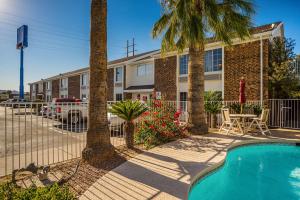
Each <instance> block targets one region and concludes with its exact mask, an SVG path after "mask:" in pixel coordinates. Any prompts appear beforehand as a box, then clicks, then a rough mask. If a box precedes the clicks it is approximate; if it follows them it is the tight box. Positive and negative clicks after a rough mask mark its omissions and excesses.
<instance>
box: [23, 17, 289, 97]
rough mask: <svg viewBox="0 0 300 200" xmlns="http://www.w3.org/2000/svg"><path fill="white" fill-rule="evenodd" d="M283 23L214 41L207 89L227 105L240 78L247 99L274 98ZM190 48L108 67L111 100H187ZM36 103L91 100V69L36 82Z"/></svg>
mask: <svg viewBox="0 0 300 200" xmlns="http://www.w3.org/2000/svg"><path fill="white" fill-rule="evenodd" d="M283 36H284V29H283V23H281V22H276V23H271V24H267V25H263V26H259V27H254V28H252V29H251V37H250V38H248V39H246V40H243V41H242V40H239V39H234V40H233V44H232V45H231V46H227V45H224V44H223V43H221V42H219V41H213V40H210V41H209V42H207V44H206V45H205V66H204V67H205V91H211V90H212V91H220V92H222V96H223V99H224V100H225V101H231V100H232V101H234V100H238V97H239V80H240V78H241V77H242V76H243V77H245V80H246V97H247V100H261V101H263V100H264V99H267V98H268V74H267V73H268V59H269V45H270V41H271V39H272V38H273V37H283ZM188 59H189V56H188V49H187V50H186V51H184V52H183V53H181V54H178V53H176V52H170V53H167V54H166V55H164V57H162V56H161V54H160V50H154V51H149V52H145V53H141V54H138V55H135V56H131V57H126V58H121V59H118V60H113V61H110V62H109V63H108V70H107V73H108V100H109V101H119V100H124V99H132V100H136V99H140V100H149V99H151V98H152V97H153V94H156V95H158V94H159V95H160V96H161V97H162V99H164V100H167V101H186V100H187V91H188V77H187V76H188ZM29 85H30V97H31V100H33V101H34V100H37V99H39V100H43V101H46V102H49V101H52V99H53V98H76V99H83V100H86V99H88V98H89V68H88V67H87V68H82V69H78V70H75V71H71V72H66V73H62V74H59V75H56V76H53V77H48V78H44V79H41V80H39V81H36V82H33V83H30V84H29Z"/></svg>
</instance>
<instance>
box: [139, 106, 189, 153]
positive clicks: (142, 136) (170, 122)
mask: <svg viewBox="0 0 300 200" xmlns="http://www.w3.org/2000/svg"><path fill="white" fill-rule="evenodd" d="M148 107H149V110H148V111H146V112H145V113H144V114H143V115H142V117H141V118H140V119H139V120H140V121H139V125H138V127H137V130H136V133H135V142H136V143H138V144H140V143H143V144H144V145H145V147H146V148H152V147H154V146H156V145H159V144H162V143H166V142H170V141H172V140H174V139H176V138H181V137H184V136H186V131H185V130H186V128H185V127H184V126H182V125H181V124H180V122H179V117H180V114H181V112H180V111H179V110H177V109H176V105H175V104H173V103H169V102H163V101H159V100H155V101H152V102H150V103H149V105H148Z"/></svg>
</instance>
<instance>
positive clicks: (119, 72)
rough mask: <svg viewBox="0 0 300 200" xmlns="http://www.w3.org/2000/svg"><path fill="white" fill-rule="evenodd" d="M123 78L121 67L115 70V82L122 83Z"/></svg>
mask: <svg viewBox="0 0 300 200" xmlns="http://www.w3.org/2000/svg"><path fill="white" fill-rule="evenodd" d="M122 78H123V67H117V68H116V82H122Z"/></svg>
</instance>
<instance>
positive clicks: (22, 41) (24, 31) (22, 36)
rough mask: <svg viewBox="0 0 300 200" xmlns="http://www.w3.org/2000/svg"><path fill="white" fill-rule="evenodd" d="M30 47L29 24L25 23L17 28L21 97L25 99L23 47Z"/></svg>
mask: <svg viewBox="0 0 300 200" xmlns="http://www.w3.org/2000/svg"><path fill="white" fill-rule="evenodd" d="M26 47H28V26H27V25H23V26H21V27H20V28H18V30H17V49H20V50H21V56H20V91H19V93H20V94H19V99H20V100H22V99H24V66H23V59H24V58H23V57H24V52H23V49H24V48H26Z"/></svg>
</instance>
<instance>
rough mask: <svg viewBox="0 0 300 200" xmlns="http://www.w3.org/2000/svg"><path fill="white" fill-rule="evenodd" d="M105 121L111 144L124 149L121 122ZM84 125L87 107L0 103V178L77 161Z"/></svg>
mask: <svg viewBox="0 0 300 200" xmlns="http://www.w3.org/2000/svg"><path fill="white" fill-rule="evenodd" d="M111 103H112V102H109V105H110V104H111ZM108 119H109V129H110V134H111V143H112V144H113V145H114V146H121V145H124V144H125V140H124V134H123V122H124V121H123V120H122V119H120V118H118V117H117V116H114V115H111V114H110V113H108ZM88 122H89V120H88V104H87V103H82V102H71V103H70V102H60V103H1V104H0V176H3V175H7V174H10V173H12V171H13V170H15V169H21V168H24V167H26V166H28V165H29V164H30V163H35V164H36V165H39V166H41V165H42V166H44V165H49V164H53V163H59V162H63V161H66V160H70V159H74V158H78V157H80V156H81V152H82V150H83V149H84V147H85V144H86V132H87V127H88Z"/></svg>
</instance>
